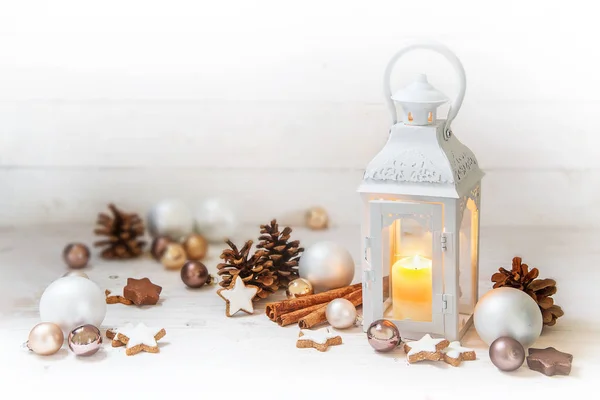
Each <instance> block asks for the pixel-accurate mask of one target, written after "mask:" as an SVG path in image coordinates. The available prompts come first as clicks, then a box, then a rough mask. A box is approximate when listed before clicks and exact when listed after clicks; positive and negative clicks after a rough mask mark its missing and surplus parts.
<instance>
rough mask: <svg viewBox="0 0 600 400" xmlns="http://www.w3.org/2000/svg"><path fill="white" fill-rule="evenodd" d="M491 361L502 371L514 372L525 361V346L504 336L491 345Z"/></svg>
mask: <svg viewBox="0 0 600 400" xmlns="http://www.w3.org/2000/svg"><path fill="white" fill-rule="evenodd" d="M489 354H490V360H491V361H492V364H494V365H495V366H496V367H497V368H498V369H499V370H501V371H514V370H516V369H518V368H519V367H520V366H521V365H523V361H525V349H524V348H523V345H521V343H519V341H518V340H515V339H513V338H511V337H507V336H503V337H499V338H498V339H496V340H494V341H493V342H492V344H491V345H490V350H489Z"/></svg>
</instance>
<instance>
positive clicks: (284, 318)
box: [275, 304, 323, 326]
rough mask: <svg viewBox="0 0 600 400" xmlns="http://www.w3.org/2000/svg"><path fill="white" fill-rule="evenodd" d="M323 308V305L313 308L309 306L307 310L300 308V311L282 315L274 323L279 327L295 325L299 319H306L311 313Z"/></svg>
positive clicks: (316, 305)
mask: <svg viewBox="0 0 600 400" xmlns="http://www.w3.org/2000/svg"><path fill="white" fill-rule="evenodd" d="M321 306H323V304H315V305H314V306H310V307H307V308H301V309H300V310H296V311H292V312H289V313H286V314H282V315H280V316H279V317H277V319H276V320H275V322H277V323H278V324H279V326H286V325H291V324H295V323H296V322H298V321H299V320H300V318H303V317H306V316H307V315H308V314H310V313H311V312H313V311H315V310H316V309H317V308H319V307H321Z"/></svg>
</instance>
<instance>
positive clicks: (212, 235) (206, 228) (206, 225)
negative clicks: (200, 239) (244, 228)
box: [194, 199, 238, 243]
mask: <svg viewBox="0 0 600 400" xmlns="http://www.w3.org/2000/svg"><path fill="white" fill-rule="evenodd" d="M194 219H195V229H196V232H197V233H199V234H201V235H202V236H204V237H205V238H206V240H208V241H209V242H213V243H214V242H223V241H224V240H225V239H227V238H229V237H231V236H232V235H233V234H234V233H235V231H236V229H237V226H238V222H237V218H236V216H235V213H234V212H233V210H232V209H231V208H230V207H229V206H228V205H227V204H226V203H225V202H224V201H222V200H220V199H208V200H205V201H204V202H202V204H200V206H199V207H198V209H197V210H196V213H195V216H194Z"/></svg>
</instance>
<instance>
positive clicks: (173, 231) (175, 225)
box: [147, 200, 194, 240]
mask: <svg viewBox="0 0 600 400" xmlns="http://www.w3.org/2000/svg"><path fill="white" fill-rule="evenodd" d="M147 225H148V231H149V232H150V234H151V235H152V236H154V237H156V236H160V235H166V236H169V237H171V238H172V239H174V240H179V239H181V238H182V237H184V236H186V235H189V234H190V233H192V232H193V230H194V217H193V215H192V211H191V210H190V208H189V207H188V206H187V205H186V204H185V203H183V202H182V201H179V200H163V201H161V202H159V203H158V204H156V205H155V206H154V207H152V209H151V210H150V212H149V213H148V221H147Z"/></svg>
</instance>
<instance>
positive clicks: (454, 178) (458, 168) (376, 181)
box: [358, 120, 483, 198]
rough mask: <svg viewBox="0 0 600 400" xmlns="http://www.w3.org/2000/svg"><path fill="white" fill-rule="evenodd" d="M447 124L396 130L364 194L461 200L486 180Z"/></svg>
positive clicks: (366, 179)
mask: <svg viewBox="0 0 600 400" xmlns="http://www.w3.org/2000/svg"><path fill="white" fill-rule="evenodd" d="M444 123H445V121H444V120H439V121H438V123H437V124H435V125H430V126H408V125H405V124H403V123H398V124H395V125H393V126H392V128H391V132H390V135H389V138H388V141H387V143H386V145H385V146H384V147H383V149H381V151H380V152H379V153H378V154H377V155H376V156H375V158H373V160H371V162H370V163H369V164H368V166H367V168H366V170H365V173H364V176H363V181H362V183H361V185H360V187H359V189H358V191H359V192H362V193H381V194H398V195H415V196H433V197H450V198H459V197H462V196H464V195H465V194H466V193H468V192H469V191H470V190H471V189H472V188H473V187H474V186H475V185H476V184H477V183H479V181H480V180H481V178H482V177H483V172H482V171H481V169H480V168H479V164H478V162H477V159H476V158H475V155H474V154H473V152H472V151H471V150H470V149H469V148H468V147H467V146H465V145H464V144H462V143H461V142H460V141H459V140H458V139H457V138H456V137H455V136H454V135H452V134H450V135H446V134H445V131H444V125H445V124H444Z"/></svg>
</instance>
